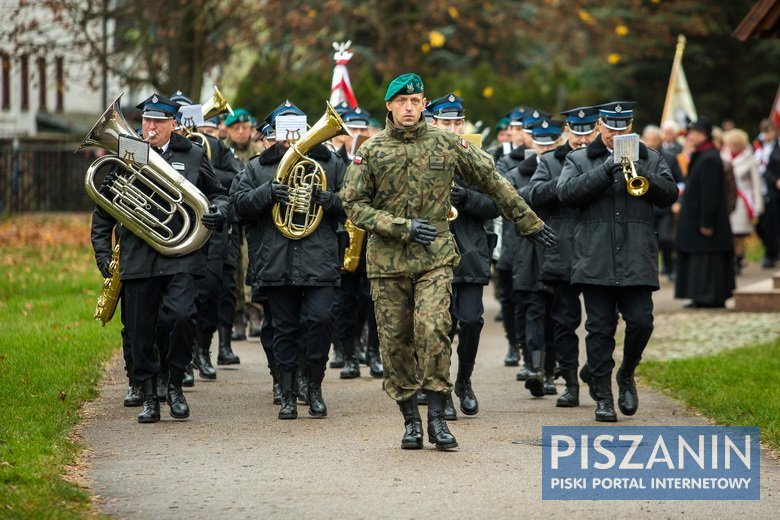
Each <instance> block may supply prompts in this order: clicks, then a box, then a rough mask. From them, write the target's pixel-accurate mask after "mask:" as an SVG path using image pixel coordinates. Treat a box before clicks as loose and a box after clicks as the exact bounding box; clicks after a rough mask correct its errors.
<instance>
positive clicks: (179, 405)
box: [166, 384, 190, 419]
mask: <svg viewBox="0 0 780 520" xmlns="http://www.w3.org/2000/svg"><path fill="white" fill-rule="evenodd" d="M166 400H167V401H168V407H169V408H170V413H171V417H173V418H174V419H186V418H187V417H189V416H190V406H189V405H188V404H187V400H186V399H185V398H184V392H183V391H182V389H181V387H177V386H174V385H172V384H170V385H168V395H167V396H166Z"/></svg>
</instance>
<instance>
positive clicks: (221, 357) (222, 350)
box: [217, 327, 241, 365]
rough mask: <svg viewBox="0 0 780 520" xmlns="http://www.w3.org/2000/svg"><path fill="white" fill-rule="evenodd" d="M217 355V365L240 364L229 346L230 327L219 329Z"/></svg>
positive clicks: (239, 360)
mask: <svg viewBox="0 0 780 520" xmlns="http://www.w3.org/2000/svg"><path fill="white" fill-rule="evenodd" d="M217 334H218V335H219V353H218V354H217V365H238V364H240V363H241V358H239V357H238V356H237V355H236V354H235V353H234V352H233V346H232V345H231V344H230V327H219V328H218V329H217Z"/></svg>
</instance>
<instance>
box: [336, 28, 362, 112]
mask: <svg viewBox="0 0 780 520" xmlns="http://www.w3.org/2000/svg"><path fill="white" fill-rule="evenodd" d="M350 45H352V41H351V40H347V41H346V42H341V43H339V42H333V49H334V50H335V51H336V54H334V55H333V59H334V60H335V61H336V66H335V67H334V68H333V80H332V81H331V82H330V104H331V106H334V107H335V106H336V105H338V104H340V103H341V102H343V101H346V102H347V103H349V106H351V107H352V108H355V107H356V106H358V102H357V98H356V97H355V91H354V90H352V82H350V81H349V71H348V70H347V63H348V62H349V60H350V59H352V53H351V52H349V46H350Z"/></svg>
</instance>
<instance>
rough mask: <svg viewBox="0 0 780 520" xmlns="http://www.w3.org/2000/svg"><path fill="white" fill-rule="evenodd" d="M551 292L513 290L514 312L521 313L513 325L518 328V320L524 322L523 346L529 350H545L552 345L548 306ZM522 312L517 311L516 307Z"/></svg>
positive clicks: (550, 301) (550, 302)
mask: <svg viewBox="0 0 780 520" xmlns="http://www.w3.org/2000/svg"><path fill="white" fill-rule="evenodd" d="M551 304H552V294H550V293H549V292H547V291H515V305H516V311H515V312H516V314H519V315H521V317H520V319H518V322H517V323H516V324H515V326H516V327H517V328H518V330H519V328H520V323H521V321H520V320H523V321H524V322H525V343H524V345H525V347H526V349H527V351H528V353H529V354H530V353H531V352H535V351H537V350H539V351H543V352H545V351H547V350H548V348H547V347H548V345H550V346H552V321H551V320H550V306H551ZM518 307H519V308H521V309H522V312H519V313H517V308H518Z"/></svg>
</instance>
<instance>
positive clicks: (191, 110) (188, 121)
mask: <svg viewBox="0 0 780 520" xmlns="http://www.w3.org/2000/svg"><path fill="white" fill-rule="evenodd" d="M179 114H181V124H182V126H186V127H187V128H193V127H196V126H201V125H202V124H203V122H204V121H203V111H202V109H201V105H185V106H183V107H180V108H179Z"/></svg>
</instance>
